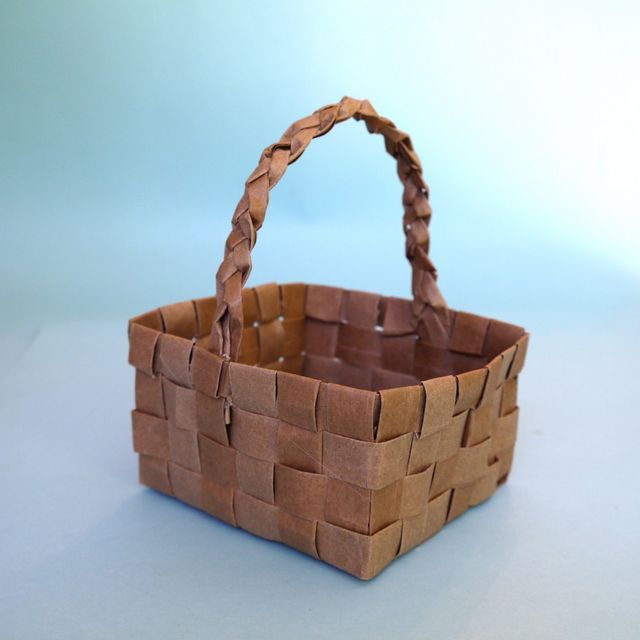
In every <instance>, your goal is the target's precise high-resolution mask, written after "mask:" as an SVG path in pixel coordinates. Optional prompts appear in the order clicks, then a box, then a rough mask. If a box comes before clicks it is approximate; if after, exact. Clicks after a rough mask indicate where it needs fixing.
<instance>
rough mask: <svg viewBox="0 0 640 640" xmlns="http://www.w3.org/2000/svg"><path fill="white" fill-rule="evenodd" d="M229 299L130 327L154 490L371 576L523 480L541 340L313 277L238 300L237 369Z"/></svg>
mask: <svg viewBox="0 0 640 640" xmlns="http://www.w3.org/2000/svg"><path fill="white" fill-rule="evenodd" d="M216 307H217V305H216V299H215V298H206V299H200V300H195V301H189V302H181V303H177V304H173V305H169V306H166V307H162V308H160V309H158V310H155V311H152V312H149V313H146V314H144V315H142V316H139V317H137V318H134V319H133V320H131V322H130V325H129V337H130V353H129V361H130V363H131V364H132V365H133V366H134V367H135V368H136V381H135V387H136V408H135V410H134V411H133V440H134V448H135V450H136V452H137V453H138V454H139V455H140V480H141V482H142V483H144V484H145V485H148V486H149V487H152V488H154V489H157V490H158V491H162V492H163V493H166V494H168V495H172V496H175V497H176V498H178V499H180V500H182V501H184V502H186V503H188V504H190V505H192V506H194V507H196V508H198V509H202V510H203V511H206V512H207V513H210V514H211V515H213V516H215V517H217V518H220V519H221V520H224V521H225V522H227V523H229V524H231V525H233V526H238V527H241V528H243V529H246V530H247V531H250V532H252V533H254V534H256V535H258V536H262V537H263V538H267V539H269V540H276V541H279V542H283V543H284V544H287V545H289V546H291V547H294V548H296V549H299V550H300V551H302V552H304V553H307V554H309V555H311V556H314V557H316V558H319V559H321V560H323V561H325V562H328V563H330V564H332V565H335V566H336V567H339V568H340V569H343V570H344V571H347V572H349V573H351V574H353V575H355V576H357V577H359V578H363V579H369V578H372V577H373V576H375V575H376V574H378V573H379V572H380V571H381V570H382V569H383V568H384V567H385V566H386V565H388V564H389V563H390V562H391V561H392V560H393V559H394V558H396V557H397V556H399V555H401V554H404V553H406V552H407V551H409V550H410V549H412V548H413V547H415V546H416V545H418V544H420V543H421V542H423V541H424V540H426V539H427V538H429V537H431V536H433V535H434V534H435V533H437V532H438V531H439V530H440V529H441V528H442V527H443V525H445V524H446V523H447V522H450V521H451V520H453V519H454V518H456V517H457V516H459V515H460V514H462V513H463V512H464V511H466V510H467V509H468V508H469V507H470V506H473V505H476V504H478V503H480V502H482V501H484V500H486V499H487V498H488V497H489V496H491V494H492V493H493V492H494V490H495V489H496V487H497V486H498V485H499V484H500V483H502V482H504V481H505V480H506V478H507V476H508V474H509V470H510V468H511V462H512V458H513V448H514V443H515V439H516V425H517V418H518V409H517V404H516V389H517V378H518V374H519V373H520V371H521V370H522V367H523V364H524V360H525V354H526V349H527V341H528V335H527V334H526V333H525V332H524V330H523V329H522V328H520V327H517V326H514V325H510V324H506V323H504V322H499V321H496V320H490V319H486V318H482V317H480V316H476V315H472V314H468V313H464V312H456V311H452V310H448V317H449V320H450V324H449V326H450V330H449V332H448V337H447V343H446V344H445V345H444V346H443V345H442V343H441V344H440V346H436V345H435V344H431V343H430V342H429V341H428V340H425V339H422V338H420V337H419V336H418V334H417V333H416V321H415V315H414V306H413V303H412V302H411V301H409V300H403V299H398V298H385V297H382V296H379V295H376V294H371V293H362V292H356V291H345V290H342V289H337V288H333V287H325V286H317V285H303V284H285V285H280V286H278V285H276V284H268V285H263V286H260V287H256V288H254V289H244V290H243V291H242V307H243V310H244V313H243V329H242V340H241V346H240V351H239V354H238V356H237V358H236V361H235V362H233V361H230V359H229V358H224V357H221V356H219V355H217V354H215V353H213V352H212V351H211V349H210V347H211V333H212V325H213V324H214V320H215V313H216Z"/></svg>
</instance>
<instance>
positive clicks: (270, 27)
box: [0, 0, 640, 323]
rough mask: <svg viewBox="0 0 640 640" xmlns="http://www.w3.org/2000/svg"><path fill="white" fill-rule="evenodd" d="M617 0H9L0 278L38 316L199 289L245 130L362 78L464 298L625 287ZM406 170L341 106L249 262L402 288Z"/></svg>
mask: <svg viewBox="0 0 640 640" xmlns="http://www.w3.org/2000/svg"><path fill="white" fill-rule="evenodd" d="M639 14H640V10H638V9H637V5H635V6H634V4H633V3H619V2H613V3H607V5H606V11H605V10H604V9H603V6H602V5H601V4H600V3H572V2H548V3H546V2H535V3H530V4H522V3H510V2H489V3H474V2H453V3H419V2H396V3H392V4H388V3H383V2H366V3H361V2H350V3H331V2H327V3H323V4H321V5H318V4H315V3H301V2H290V3H289V2H285V3H278V2H276V3H272V4H268V3H257V2H256V3H251V2H247V3H243V4H234V3H225V4H218V3H208V2H194V1H191V2H182V3H181V2H144V1H137V2H119V1H115V2H108V3H107V2H103V3H99V2H35V3H34V2H7V1H6V0H5V1H4V2H3V3H2V4H1V5H0V82H1V93H2V96H3V97H2V100H0V140H1V141H2V144H1V145H0V212H1V216H2V227H3V232H2V234H1V235H0V268H1V270H2V274H3V277H2V279H1V282H0V287H1V290H0V297H1V299H2V300H3V304H2V308H3V313H4V314H8V315H9V316H13V315H19V316H28V317H35V318H42V317H43V316H46V317H48V318H67V317H72V318H76V319H77V318H84V317H99V318H105V317H112V318H116V317H128V316H130V315H132V314H135V313H137V312H140V311H143V310H146V309H148V308H152V307H154V306H158V305H160V304H165V303H167V302H169V301H177V300H182V299H188V298H190V297H194V296H203V295H208V294H210V293H211V292H212V291H213V288H214V280H213V278H214V273H215V270H216V269H217V266H218V263H219V261H220V259H221V255H222V248H223V244H224V240H225V237H226V234H227V233H228V230H229V220H230V217H231V214H232V212H233V209H234V207H235V204H236V202H237V200H238V198H239V196H240V195H241V192H242V188H243V183H244V180H245V179H246V177H247V176H248V175H249V174H250V172H251V171H252V170H253V168H254V166H255V164H256V162H257V160H258V157H259V154H260V151H261V150H262V149H263V148H264V147H265V146H266V145H267V144H269V143H271V142H273V141H275V140H276V139H277V138H278V137H279V136H280V134H281V133H282V132H283V131H284V129H285V128H286V127H287V126H288V125H289V124H290V123H291V122H292V121H293V120H295V119H297V118H299V117H302V116H304V115H307V114H308V113H310V112H311V111H313V110H314V109H316V108H318V107H319V106H322V105H324V104H327V103H329V102H333V101H336V100H338V99H339V98H340V97H342V95H344V94H348V95H353V96H355V97H367V98H368V99H370V100H371V101H372V103H373V104H374V106H375V107H376V108H377V109H378V111H379V112H380V113H381V114H383V115H387V116H388V117H391V118H392V119H393V120H394V121H395V122H396V123H397V124H398V125H399V126H400V127H401V128H403V129H405V130H407V131H408V132H409V133H410V134H411V135H412V137H413V141H414V144H415V147H416V149H417V151H418V153H419V154H420V156H421V158H422V160H423V163H424V168H425V175H426V178H427V181H428V183H429V185H430V187H431V192H432V201H433V207H434V218H433V227H432V237H433V245H432V246H433V257H434V261H435V263H436V265H437V266H438V268H439V271H440V274H441V285H442V289H443V291H444V293H445V295H446V296H447V298H448V300H449V303H450V304H451V306H453V307H454V308H463V309H468V310H474V311H476V312H478V313H503V315H504V314H506V315H508V316H509V317H511V318H512V319H513V320H514V321H518V322H521V323H526V321H527V319H528V318H527V316H528V313H529V312H532V311H544V312H547V311H549V310H560V311H566V310H569V311H570V310H574V309H580V310H581V311H584V312H585V313H599V312H601V311H602V310H604V309H606V310H610V309H618V310H620V311H622V310H624V309H628V308H629V305H630V304H632V303H633V305H634V306H637V305H638V298H639V294H638V290H639V287H638V278H639V277H640V223H639V222H638V215H637V214H638V202H640V186H639V181H638V179H637V166H638V162H637V150H638V148H640V130H639V125H638V118H637V114H638V113H639V112H640V91H639V90H638V82H637V69H638V67H639V65H640V55H639V54H638V40H637V38H638V20H639ZM400 195H401V188H400V184H399V182H398V180H397V177H396V175H395V167H394V163H393V161H392V160H391V159H390V158H389V157H388V156H387V155H386V154H385V152H384V150H383V145H382V140H381V139H380V138H379V137H377V136H369V135H368V134H367V133H366V131H365V129H364V126H363V125H362V124H361V123H355V122H349V123H345V124H344V125H342V126H340V127H339V128H336V129H335V130H334V131H333V132H332V133H331V134H330V135H329V136H327V137H325V138H322V139H320V140H316V141H314V143H313V144H312V146H311V147H310V148H309V150H308V152H307V153H306V154H305V156H304V158H303V160H302V161H301V162H299V163H297V164H296V165H294V166H293V167H291V169H290V171H289V172H288V173H287V176H286V178H285V179H284V180H283V181H282V182H281V184H279V185H278V187H277V188H276V189H275V190H274V192H273V193H272V200H271V206H270V208H269V211H268V215H267V221H266V224H265V226H264V228H263V231H262V233H261V235H260V239H259V243H258V246H257V248H256V251H255V255H254V258H255V259H254V265H255V268H254V272H253V274H252V280H251V282H252V283H254V284H255V283H260V282H264V281H271V280H277V281H280V282H285V281H290V280H304V281H309V282H323V283H330V284H339V285H342V286H345V287H358V288H361V289H371V290H375V291H380V292H383V293H386V294H395V295H408V294H409V290H410V289H409V269H408V266H407V264H406V263H405V262H404V257H403V238H402V231H401V225H400V220H401V213H402V210H401V204H400Z"/></svg>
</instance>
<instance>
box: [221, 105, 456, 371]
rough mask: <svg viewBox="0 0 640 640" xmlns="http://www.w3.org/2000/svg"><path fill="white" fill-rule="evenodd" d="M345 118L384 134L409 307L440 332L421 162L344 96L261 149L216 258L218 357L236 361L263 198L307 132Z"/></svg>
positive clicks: (389, 128)
mask: <svg viewBox="0 0 640 640" xmlns="http://www.w3.org/2000/svg"><path fill="white" fill-rule="evenodd" d="M349 118H355V119H356V120H364V121H365V124H366V126H367V129H368V131H369V132H370V133H380V134H382V135H383V136H384V141H385V147H386V150H387V152H388V153H389V154H391V155H392V156H393V157H394V158H396V161H397V166H398V175H399V177H400V180H401V182H402V183H403V185H404V191H403V194H402V203H403V205H404V218H403V223H404V231H405V234H406V255H407V258H408V260H409V262H410V263H411V267H412V271H413V275H412V290H413V297H414V311H415V314H416V317H417V319H418V325H419V324H420V320H422V323H423V324H424V325H425V328H426V329H427V330H428V333H430V334H431V336H432V337H433V335H434V333H440V334H442V333H443V332H446V328H447V326H448V313H447V306H446V303H445V301H444V298H443V297H442V295H441V293H440V291H439V290H438V287H437V285H436V270H435V267H434V266H433V264H432V262H431V260H430V259H429V256H428V251H429V229H428V225H429V220H430V218H431V206H430V204H429V189H428V187H427V185H426V183H425V181H424V179H423V177H422V166H421V165H420V160H419V159H418V156H417V154H416V153H415V151H414V150H413V146H412V144H411V139H410V138H409V136H408V135H407V134H406V133H404V132H403V131H400V130H399V129H397V128H396V126H395V125H394V124H393V122H391V121H390V120H388V119H387V118H383V117H382V116H379V115H378V114H377V112H376V111H375V109H374V108H373V107H372V106H371V104H370V103H369V102H368V101H367V100H362V101H361V100H355V99H353V98H349V97H345V98H343V99H342V100H340V102H339V103H338V104H332V105H329V106H327V107H323V108H322V109H318V110H317V111H315V112H314V113H313V114H312V115H310V116H308V117H306V118H303V119H302V120H298V121H297V122H294V123H293V124H292V125H291V126H290V127H289V128H288V129H287V130H286V131H285V132H284V134H283V136H282V138H280V140H279V141H278V142H276V143H275V144H272V145H271V146H269V147H267V148H266V149H265V150H264V151H263V152H262V155H261V157H260V162H259V163H258V166H257V167H256V169H255V171H254V172H253V173H252V174H251V175H250V176H249V178H248V179H247V182H246V184H245V190H244V194H243V196H242V198H241V199H240V202H239V203H238V206H237V207H236V210H235V213H234V214H233V219H232V229H231V233H230V234H229V237H228V239H227V243H226V245H225V254H224V259H223V261H222V264H221V265H220V268H219V269H218V273H217V274H216V296H217V309H216V314H215V317H214V323H213V328H212V338H213V348H214V349H215V350H216V351H217V352H218V353H220V354H222V355H223V356H224V357H225V358H230V359H232V360H236V359H237V357H238V353H239V350H240V340H241V339H242V326H243V315H242V287H243V285H244V283H245V282H246V281H247V278H248V277H249V273H250V271H251V249H252V248H253V246H254V245H255V242H256V232H257V230H258V229H260V227H261V226H262V223H263V222H264V217H265V213H266V209H267V204H268V202H269V190H270V189H272V188H273V187H274V186H275V185H276V184H277V183H278V181H279V180H280V178H281V177H282V176H283V175H284V172H285V171H286V169H287V167H288V165H290V164H292V163H293V162H295V161H296V160H297V159H298V158H299V157H300V156H301V155H302V153H303V152H304V150H305V149H306V148H307V146H308V144H309V143H310V142H311V140H312V139H313V138H318V137H319V136H322V135H324V134H325V133H328V132H329V131H330V130H331V129H332V127H333V125H334V124H336V123H338V122H343V121H344V120H348V119H349Z"/></svg>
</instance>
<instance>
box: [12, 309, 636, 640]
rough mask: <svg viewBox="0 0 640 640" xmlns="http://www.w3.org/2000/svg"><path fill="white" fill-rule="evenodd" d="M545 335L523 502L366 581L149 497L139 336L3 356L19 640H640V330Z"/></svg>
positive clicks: (532, 401)
mask: <svg viewBox="0 0 640 640" xmlns="http://www.w3.org/2000/svg"><path fill="white" fill-rule="evenodd" d="M590 325H591V326H583V325H582V323H581V321H580V319H579V318H576V319H574V320H572V319H570V318H566V317H565V318H547V319H546V320H544V321H542V320H541V321H540V323H539V326H533V327H529V328H530V329H531V330H532V333H533V335H532V342H531V346H530V352H529V358H528V362H527V365H526V367H525V371H524V373H523V375H522V377H521V384H520V407H521V417H520V431H519V438H518V444H517V449H516V458H515V464H514V469H513V472H512V474H511V477H510V479H509V482H508V483H507V485H506V486H504V487H502V488H500V489H499V490H498V491H497V492H496V494H495V495H494V497H493V498H492V499H491V500H490V501H489V502H487V503H485V504H484V505H481V506H479V507H477V508H474V509H472V510H471V511H469V512H468V513H467V514H465V515H464V516H463V517H462V518H460V519H458V520H456V521H455V522H453V523H452V524H451V525H449V526H447V527H446V528H445V529H444V530H443V531H442V532H441V533H440V534H439V535H437V536H436V537H435V538H433V539H432V540H431V541H429V542H427V543H426V544H424V545H422V546H421V547H419V548H418V549H416V550H414V551H413V552H411V553H410V554H408V555H407V556H405V557H403V558H401V559H399V560H397V561H396V562H394V563H393V564H392V565H391V566H390V567H389V568H387V569H386V570H385V571H384V572H383V573H382V574H381V575H380V576H379V577H378V578H377V579H375V580H373V581H372V582H360V581H358V580H356V579H355V578H352V577H350V576H348V575H346V574H344V573H342V572H340V571H338V570H336V569H333V568H331V567H329V566H327V565H324V564H322V563H320V562H318V561H315V560H313V559H310V558H307V557H305V556H304V555H302V554H300V553H298V552H296V551H292V550H290V549H288V548H286V547H284V546H282V545H279V544H275V543H271V542H266V541H264V540H261V539H259V538H256V537H254V536H252V535H250V534H248V533H245V532H243V531H240V530H236V529H233V528H231V527H229V526H227V525H225V524H222V523H220V522H218V521H216V520H215V519H213V518H211V517H208V516H206V515H204V514H202V513H199V512H198V511H196V510H194V509H191V508H189V507H187V506H184V505H182V504H181V503H179V502H177V501H175V500H173V499H170V498H167V497H164V496H162V495H159V494H157V493H154V492H153V491H151V490H148V489H145V488H143V487H141V486H139V485H138V484H137V477H136V474H137V470H136V458H135V456H134V454H133V452H132V447H131V437H130V420H129V410H130V409H131V406H132V402H133V371H132V370H131V369H130V368H129V367H128V366H127V364H126V357H127V353H126V352H127V343H126V330H125V323H124V322H122V323H108V322H105V323H78V324H75V325H74V324H59V325H49V326H47V325H45V326H42V327H35V326H34V327H29V326H26V327H20V328H18V329H13V330H11V329H7V330H5V331H4V333H3V334H2V338H1V339H0V358H2V362H3V367H2V376H1V387H0V428H1V431H0V433H1V434H2V443H1V444H0V504H2V518H0V638H2V639H5V638H6V639H14V638H16V639H21V638H29V639H31V638H46V639H54V638H61V639H64V640H72V639H74V638H82V639H83V640H84V639H100V638H109V639H113V638H136V639H138V638H154V639H160V638H171V639H175V638H256V637H258V638H272V637H277V638H327V637H333V638H341V637H348V638H352V639H356V638H367V639H372V638H391V637H392V638H421V639H424V638H438V639H440V640H445V639H448V638H474V639H477V640H482V639H484V638H487V639H491V640H495V639H496V638H518V639H527V638H532V639H534V638H535V639H536V640H538V639H541V638H545V639H549V638H594V639H596V638H597V639H598V640H600V639H601V638H638V637H640V508H639V507H640V479H639V473H638V467H639V466H640V460H639V456H640V413H639V412H638V405H639V402H638V396H639V395H640V376H639V373H638V365H639V363H640V340H639V339H638V327H640V322H638V318H637V317H635V318H622V319H618V320H617V321H616V323H615V325H612V324H611V321H604V320H603V321H602V322H600V323H598V322H595V321H594V320H593V319H591V320H590Z"/></svg>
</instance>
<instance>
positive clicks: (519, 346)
mask: <svg viewBox="0 0 640 640" xmlns="http://www.w3.org/2000/svg"><path fill="white" fill-rule="evenodd" d="M269 284H277V285H278V286H290V285H303V286H305V287H310V286H312V287H328V288H336V289H337V288H339V287H330V286H328V285H322V284H314V283H304V282H299V281H296V282H286V283H269ZM259 286H264V285H256V286H255V287H246V288H245V290H247V291H251V290H255V289H256V288H258V287H259ZM343 291H349V292H355V293H365V294H370V295H376V296H379V297H380V298H384V299H393V300H401V301H403V302H409V303H410V302H411V300H410V299H408V298H400V297H396V296H385V295H383V294H379V293H375V292H369V291H363V290H358V289H343ZM189 303H191V304H193V305H212V306H213V307H215V304H216V296H206V297H204V298H194V299H191V300H184V301H179V302H177V303H170V304H168V305H163V306H161V307H156V308H155V309H151V310H150V311H146V312H144V313H141V314H138V315H136V316H134V317H133V318H131V319H130V320H129V324H128V332H129V336H130V335H131V328H132V326H133V325H138V326H143V327H145V328H146V329H150V330H152V331H154V332H155V333H156V334H157V335H170V336H172V337H173V338H176V339H178V340H180V341H182V342H183V344H186V343H191V344H192V348H193V349H195V350H198V351H201V352H205V353H206V354H208V356H207V357H211V358H214V359H216V360H218V361H219V362H221V363H222V362H227V360H226V359H225V358H223V357H222V356H220V355H218V354H216V353H214V352H212V351H210V350H209V349H206V348H205V347H203V346H201V345H199V344H197V340H201V339H203V338H208V337H209V336H210V332H209V331H208V330H207V331H206V332H205V333H204V335H202V334H201V335H198V336H194V337H193V338H191V339H189V338H186V337H184V336H180V335H176V334H174V333H171V332H169V331H167V330H166V328H165V327H164V324H163V322H162V309H165V308H167V307H171V306H174V305H180V304H189ZM449 311H450V312H451V313H452V314H454V316H456V315H457V314H461V313H464V314H467V315H472V316H474V317H477V318H481V319H484V320H488V321H489V322H494V323H498V324H500V325H502V326H503V327H504V328H505V329H510V330H516V331H519V332H520V334H519V337H518V339H517V340H515V341H514V342H513V343H511V344H509V346H507V347H506V348H504V349H502V350H501V351H500V352H499V353H497V354H496V355H495V356H494V357H493V358H491V359H488V361H487V363H486V364H485V365H483V366H481V367H476V368H471V369H467V370H465V371H461V372H459V373H450V374H445V375H438V376H433V377H429V378H425V379H424V380H419V381H418V382H416V383H414V384H408V385H401V386H398V387H393V389H402V390H409V389H412V388H415V387H422V386H424V384H425V383H427V382H431V381H442V380H444V379H448V378H452V377H453V378H455V379H456V386H457V379H458V377H459V376H464V375H474V374H478V373H479V372H484V370H488V368H489V367H490V366H491V365H493V366H495V365H496V361H499V360H501V359H502V358H504V357H509V356H507V354H508V352H510V351H511V350H513V354H511V356H510V357H511V362H510V363H509V365H508V367H507V370H506V372H505V373H506V377H507V378H508V377H512V371H511V370H512V368H513V367H514V363H516V362H517V360H518V359H517V358H516V353H517V351H519V350H520V351H526V348H527V346H528V344H527V343H528V340H529V337H530V334H529V332H528V331H526V329H524V328H523V327H521V326H519V325H515V324H512V323H509V322H505V321H503V320H497V319H495V318H490V317H487V316H480V315H478V314H470V313H469V312H465V311H461V310H456V309H449ZM154 316H155V322H154V320H153V319H152V318H153V317H154ZM305 317H307V316H305ZM158 325H159V326H160V328H159V326H158ZM383 335H384V333H383ZM417 340H418V341H420V338H419V337H418V338H417ZM523 357H524V356H523ZM229 364H239V363H235V362H230V361H229ZM243 366H250V367H256V368H259V369H264V370H268V371H272V370H273V369H270V368H269V367H266V366H264V365H261V364H260V363H256V364H254V365H243ZM287 373H288V375H291V376H296V377H298V378H303V379H311V380H317V381H319V382H321V383H324V384H331V385H334V386H338V387H342V388H345V389H358V390H360V391H365V392H366V391H368V392H369V393H372V394H379V393H380V390H368V389H361V388H360V387H356V386H351V385H346V384H341V383H338V382H326V381H324V380H322V379H320V378H315V377H313V376H309V375H305V374H299V373H291V372H287Z"/></svg>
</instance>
